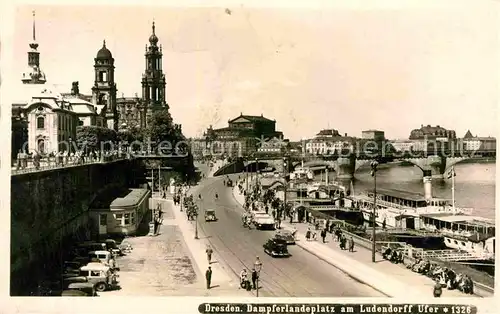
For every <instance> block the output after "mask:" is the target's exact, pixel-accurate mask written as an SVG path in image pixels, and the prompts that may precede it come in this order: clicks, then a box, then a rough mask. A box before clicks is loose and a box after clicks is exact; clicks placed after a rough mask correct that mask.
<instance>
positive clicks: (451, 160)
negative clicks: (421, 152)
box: [402, 156, 470, 179]
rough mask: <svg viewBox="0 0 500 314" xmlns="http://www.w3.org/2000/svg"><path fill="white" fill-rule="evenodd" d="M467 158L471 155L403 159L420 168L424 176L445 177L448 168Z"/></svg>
mask: <svg viewBox="0 0 500 314" xmlns="http://www.w3.org/2000/svg"><path fill="white" fill-rule="evenodd" d="M466 159H470V157H445V156H427V157H426V158H405V159H402V160H404V161H407V162H410V163H412V164H413V165H415V166H417V167H418V168H420V169H421V170H422V172H423V173H424V176H431V177H432V178H434V179H443V177H444V174H445V173H446V172H447V171H448V169H450V168H451V167H452V166H454V165H456V164H457V163H459V162H461V161H464V160H466Z"/></svg>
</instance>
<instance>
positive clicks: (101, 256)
mask: <svg viewBox="0 0 500 314" xmlns="http://www.w3.org/2000/svg"><path fill="white" fill-rule="evenodd" d="M89 257H90V258H91V259H96V260H99V262H101V263H103V264H104V265H106V266H109V267H111V270H113V271H114V270H117V269H118V267H117V265H116V260H115V259H114V258H113V256H112V254H111V253H110V252H108V251H93V252H90V253H89Z"/></svg>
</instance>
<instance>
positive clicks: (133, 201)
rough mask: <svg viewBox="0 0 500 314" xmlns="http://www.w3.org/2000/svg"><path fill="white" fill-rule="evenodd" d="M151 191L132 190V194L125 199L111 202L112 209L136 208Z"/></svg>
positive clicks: (121, 198) (120, 198)
mask: <svg viewBox="0 0 500 314" xmlns="http://www.w3.org/2000/svg"><path fill="white" fill-rule="evenodd" d="M148 193H149V190H147V189H130V193H128V194H127V195H126V196H125V197H119V198H116V199H115V200H114V201H113V202H111V205H110V208H111V209H113V208H116V207H129V206H134V205H137V204H138V203H139V201H140V200H142V199H143V198H144V197H145V196H146V195H147V194H148Z"/></svg>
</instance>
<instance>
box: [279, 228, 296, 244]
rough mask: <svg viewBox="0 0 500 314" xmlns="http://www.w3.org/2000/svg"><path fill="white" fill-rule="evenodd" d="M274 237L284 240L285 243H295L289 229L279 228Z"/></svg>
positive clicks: (293, 235)
mask: <svg viewBox="0 0 500 314" xmlns="http://www.w3.org/2000/svg"><path fill="white" fill-rule="evenodd" d="M274 237H275V238H276V239H280V240H284V241H285V242H286V244H295V234H294V233H293V232H292V231H290V230H279V231H278V232H276V234H275V235H274Z"/></svg>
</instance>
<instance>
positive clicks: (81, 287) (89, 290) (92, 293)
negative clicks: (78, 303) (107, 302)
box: [63, 282, 97, 297]
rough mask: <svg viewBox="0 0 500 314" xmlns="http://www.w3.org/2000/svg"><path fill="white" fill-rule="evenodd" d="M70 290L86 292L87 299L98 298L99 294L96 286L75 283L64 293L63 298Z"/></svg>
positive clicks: (87, 283) (88, 283)
mask: <svg viewBox="0 0 500 314" xmlns="http://www.w3.org/2000/svg"><path fill="white" fill-rule="evenodd" d="M69 290H76V291H81V292H84V293H85V295H86V296H87V297H96V296H97V292H96V289H95V286H94V285H93V284H91V283H90V282H75V283H70V284H69V285H68V287H67V288H66V290H64V291H63V296H64V292H65V291H69Z"/></svg>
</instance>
